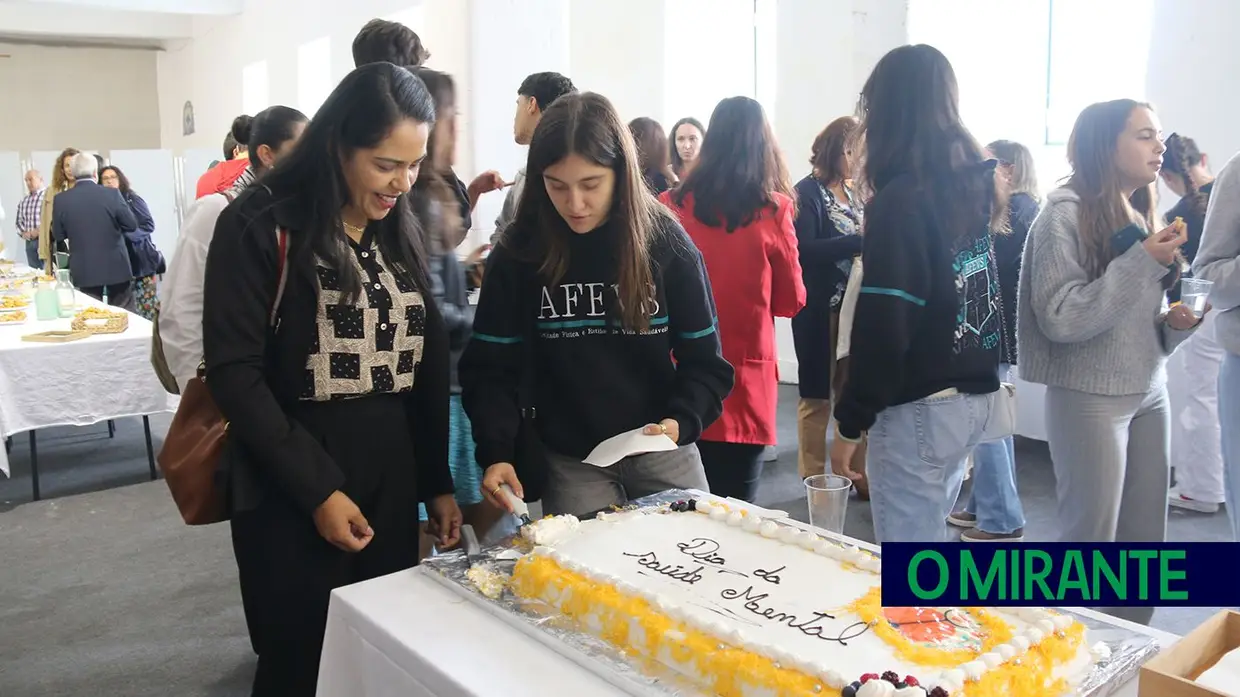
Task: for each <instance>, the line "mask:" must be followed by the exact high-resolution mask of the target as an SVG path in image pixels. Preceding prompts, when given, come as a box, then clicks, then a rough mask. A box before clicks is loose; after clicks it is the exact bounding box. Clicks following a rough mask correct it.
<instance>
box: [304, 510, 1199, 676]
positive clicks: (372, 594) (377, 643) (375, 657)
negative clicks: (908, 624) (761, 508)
mask: <svg viewBox="0 0 1240 697" xmlns="http://www.w3.org/2000/svg"><path fill="white" fill-rule="evenodd" d="M784 522H793V521H784ZM795 524H796V525H798V526H800V527H805V528H808V526H806V525H804V524H802V523H795ZM848 542H849V543H850V544H856V545H859V546H861V547H863V548H866V549H871V550H876V549H877V548H876V547H874V546H873V545H870V544H867V543H864V542H861V541H858V540H852V539H848ZM431 573H435V572H432V571H426V570H423V569H412V570H409V571H402V572H400V573H397V574H392V575H390V576H385V577H383V578H378V579H375V580H373V581H367V582H365V583H359V584H355V585H352V586H347V587H345V588H340V589H337V590H336V591H335V592H334V593H333V594H332V599H331V608H330V610H329V611H328V618H327V633H326V636H325V637H324V642H323V656H322V661H321V664H320V668H319V689H318V697H423V696H424V695H436V696H438V697H456V696H458V695H477V696H478V697H490V696H492V695H499V694H502V695H506V696H510V697H524V696H525V695H529V696H530V697H535V696H538V697H542V696H545V695H557V694H562V695H591V696H592V697H595V696H597V697H611V696H617V697H618V696H620V695H627V694H629V693H627V692H624V691H622V690H620V689H619V688H618V687H616V686H614V685H612V684H611V683H608V682H607V681H605V680H603V679H602V678H601V677H599V676H598V675H597V674H595V673H593V672H591V671H589V670H587V669H585V668H583V667H581V666H580V665H578V664H577V663H575V662H574V661H572V660H571V659H569V658H567V657H565V656H563V655H561V654H559V653H557V652H555V651H553V650H551V649H549V648H547V647H546V646H544V645H543V644H541V643H540V642H539V641H537V640H535V639H533V638H531V637H530V636H529V635H528V634H526V633H524V632H523V631H521V630H520V629H517V628H516V627H514V626H512V625H510V624H508V623H507V622H505V621H504V620H501V619H499V618H498V617H496V616H495V615H494V614H492V612H491V611H489V610H487V609H484V608H482V607H480V606H479V605H478V604H477V603H476V602H475V601H471V600H468V599H466V598H464V597H463V596H462V595H460V594H459V593H457V592H455V591H453V590H451V589H448V588H446V587H444V585H443V584H442V583H441V582H440V581H437V580H435V579H433V578H431V577H430V576H429V574H431ZM1069 609H1071V610H1072V611H1073V612H1077V613H1080V614H1082V615H1085V616H1089V617H1093V618H1096V619H1100V620H1102V621H1106V622H1110V623H1112V624H1114V625H1116V626H1120V627H1125V628H1128V629H1131V630H1133V631H1137V632H1141V633H1144V634H1148V635H1150V636H1152V637H1155V638H1157V639H1158V640H1159V641H1160V642H1161V643H1162V645H1163V646H1164V647H1165V646H1169V645H1170V644H1171V643H1173V642H1174V641H1176V639H1178V637H1176V636H1175V635H1173V634H1168V633H1166V632H1160V631H1158V630H1154V629H1150V628H1148V627H1142V626H1140V625H1136V624H1132V623H1131V622H1126V621H1124V620H1120V619H1117V618H1114V617H1110V616H1107V615H1102V614H1099V613H1096V612H1093V611H1091V610H1086V609H1083V608H1069ZM1113 694H1114V695H1116V696H1117V697H1136V695H1137V681H1136V679H1135V678H1134V679H1132V680H1131V681H1129V682H1128V683H1127V684H1125V685H1124V686H1123V687H1122V688H1120V689H1119V690H1118V691H1117V692H1115V693H1113Z"/></svg>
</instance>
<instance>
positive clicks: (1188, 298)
mask: <svg viewBox="0 0 1240 697" xmlns="http://www.w3.org/2000/svg"><path fill="white" fill-rule="evenodd" d="M1213 285H1214V281H1207V280H1206V279H1204V278H1182V279H1180V302H1181V303H1183V304H1184V305H1185V306H1186V307H1188V309H1190V310H1192V311H1193V314H1194V315H1197V316H1198V317H1200V316H1201V315H1202V314H1204V313H1205V311H1206V299H1207V298H1209V297H1210V286H1213Z"/></svg>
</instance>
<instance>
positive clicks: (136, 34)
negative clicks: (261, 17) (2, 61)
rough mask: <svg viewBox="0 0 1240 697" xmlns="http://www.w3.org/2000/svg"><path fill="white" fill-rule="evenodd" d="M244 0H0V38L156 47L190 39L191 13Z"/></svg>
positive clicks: (221, 10)
mask: <svg viewBox="0 0 1240 697" xmlns="http://www.w3.org/2000/svg"><path fill="white" fill-rule="evenodd" d="M244 5H245V2H244V0H0V43H5V42H7V43H18V44H42V45H50V46H84V45H87V46H122V47H130V48H151V49H159V48H164V47H167V46H168V45H169V44H170V43H175V42H180V41H185V40H187V39H190V38H192V36H193V28H194V24H193V22H194V17H203V16H205V17H212V16H214V17H219V16H223V15H235V14H239V13H240V12H241V11H242V9H243V7H244Z"/></svg>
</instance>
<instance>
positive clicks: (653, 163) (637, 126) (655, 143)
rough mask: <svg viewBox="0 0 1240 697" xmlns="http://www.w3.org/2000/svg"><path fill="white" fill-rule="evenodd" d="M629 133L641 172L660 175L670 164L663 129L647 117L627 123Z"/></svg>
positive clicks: (665, 135)
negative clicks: (635, 147)
mask: <svg viewBox="0 0 1240 697" xmlns="http://www.w3.org/2000/svg"><path fill="white" fill-rule="evenodd" d="M629 131H630V132H631V133H632V134H633V142H634V143H635V144H636V145H637V158H638V159H639V160H640V161H641V167H642V171H643V172H646V173H648V174H662V173H663V171H664V170H666V169H667V168H668V165H669V164H670V163H671V160H670V159H669V157H668V150H667V134H666V133H664V132H663V127H662V126H660V125H659V122H658V121H655V120H654V119H652V118H650V117H648V116H639V117H637V118H635V119H633V120H632V121H630V122H629Z"/></svg>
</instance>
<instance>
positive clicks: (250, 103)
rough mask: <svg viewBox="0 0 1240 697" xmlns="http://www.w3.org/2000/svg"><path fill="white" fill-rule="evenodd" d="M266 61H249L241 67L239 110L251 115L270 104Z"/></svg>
mask: <svg viewBox="0 0 1240 697" xmlns="http://www.w3.org/2000/svg"><path fill="white" fill-rule="evenodd" d="M270 99H271V98H270V96H269V94H268V86H267V61H258V62H257V63H251V64H249V65H247V66H245V67H244V68H242V69H241V112H242V113H243V114H249V115H251V116H253V115H254V114H257V113H258V112H260V111H262V110H263V109H266V108H267V107H268V106H270V104H269V102H270Z"/></svg>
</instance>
